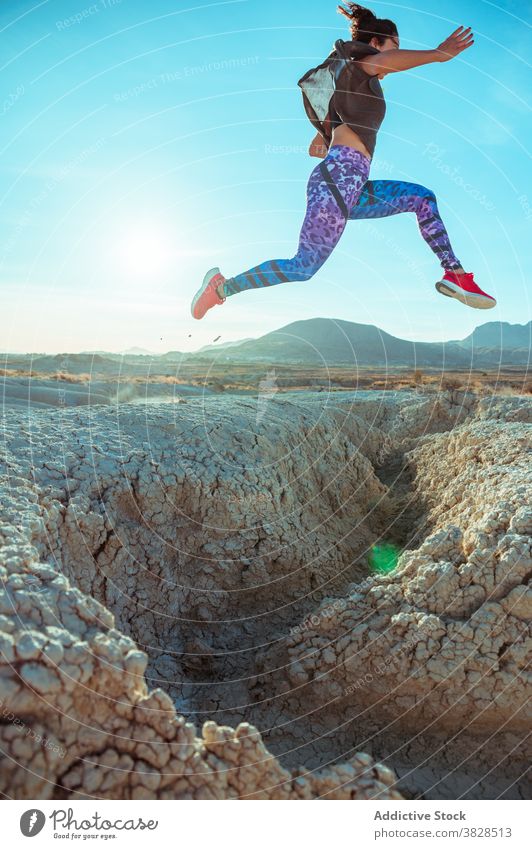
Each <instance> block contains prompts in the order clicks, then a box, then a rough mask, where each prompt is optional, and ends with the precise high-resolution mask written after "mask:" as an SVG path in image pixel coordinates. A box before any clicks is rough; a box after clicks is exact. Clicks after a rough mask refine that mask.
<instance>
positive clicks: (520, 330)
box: [456, 321, 532, 349]
mask: <svg viewBox="0 0 532 849" xmlns="http://www.w3.org/2000/svg"><path fill="white" fill-rule="evenodd" d="M531 343H532V321H529V322H528V324H510V323H509V322H508V321H488V322H487V323H486V324H481V325H480V327H475V329H474V330H473V333H470V334H469V336H466V338H465V339H461V340H457V341H456V344H457V345H460V346H461V347H463V348H471V347H472V346H473V347H475V348H498V349H500V348H528V349H530V347H531Z"/></svg>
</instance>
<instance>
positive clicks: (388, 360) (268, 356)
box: [204, 318, 528, 368]
mask: <svg viewBox="0 0 532 849" xmlns="http://www.w3.org/2000/svg"><path fill="white" fill-rule="evenodd" d="M495 323H496V322H492V324H495ZM511 326H512V325H509V327H511ZM478 329H479V328H477V330H478ZM507 337H508V338H510V335H509V334H507ZM520 339H521V337H519V340H520ZM527 351H528V349H526V350H524V351H523V349H522V348H521V347H519V348H518V349H515V350H513V349H508V351H505V352H504V354H501V350H500V348H494V349H491V348H490V349H483V350H479V351H476V352H475V356H474V361H472V352H471V343H466V344H465V345H464V344H463V343H460V342H411V341H407V340H405V339H399V338H397V337H396V336H392V335H390V334H389V333H386V332H385V331H384V330H380V329H379V328H378V327H375V325H372V324H357V323H355V322H352V321H344V320H341V319H329V318H312V319H307V320H303V321H295V322H292V323H291V324H287V325H286V326H285V327H281V328H280V329H279V330H275V331H273V332H271V333H266V334H265V335H264V336H261V337H260V338H258V339H253V340H250V341H247V342H242V343H241V344H239V345H234V346H233V347H232V348H231V349H230V351H227V352H226V355H225V359H238V360H239V361H242V360H244V361H249V362H265V361H267V362H275V361H278V362H285V363H289V362H290V363H300V364H304V365H333V364H338V365H341V364H346V363H349V364H358V365H365V366H375V365H379V366H382V365H390V366H408V367H419V368H422V367H423V366H425V367H434V368H446V367H451V368H453V367H456V368H459V367H468V368H470V367H472V366H473V367H489V366H494V365H500V364H501V363H502V362H504V363H506V364H512V365H513V364H515V365H519V364H521V363H526V362H527V361H528V354H527ZM207 354H208V352H207ZM204 355H205V354H204Z"/></svg>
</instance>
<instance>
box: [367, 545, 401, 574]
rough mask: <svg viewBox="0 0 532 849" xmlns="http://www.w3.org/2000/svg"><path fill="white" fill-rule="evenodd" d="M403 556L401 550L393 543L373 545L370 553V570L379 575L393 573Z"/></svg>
mask: <svg viewBox="0 0 532 849" xmlns="http://www.w3.org/2000/svg"><path fill="white" fill-rule="evenodd" d="M400 555H401V549H400V548H399V546H398V545H395V544H394V543H393V542H383V543H381V544H380V545H372V546H371V548H370V551H369V568H370V569H371V571H372V572H376V573H377V574H378V575H387V574H388V573H389V572H393V570H394V569H395V567H396V566H397V562H398V560H399V557H400Z"/></svg>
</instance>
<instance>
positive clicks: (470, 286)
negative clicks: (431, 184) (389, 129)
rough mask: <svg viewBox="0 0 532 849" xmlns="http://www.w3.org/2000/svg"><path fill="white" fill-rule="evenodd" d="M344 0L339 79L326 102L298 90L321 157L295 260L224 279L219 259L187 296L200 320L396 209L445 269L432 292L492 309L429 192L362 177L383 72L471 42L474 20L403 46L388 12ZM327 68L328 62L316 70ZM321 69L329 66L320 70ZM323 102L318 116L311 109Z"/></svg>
mask: <svg viewBox="0 0 532 849" xmlns="http://www.w3.org/2000/svg"><path fill="white" fill-rule="evenodd" d="M345 5H346V6H348V9H344V8H343V7H342V6H338V7H337V11H338V12H340V13H341V14H342V15H344V16H345V17H346V18H348V19H349V21H350V29H351V39H352V40H351V41H345V42H342V41H338V42H336V45H335V48H337V51H336V50H335V51H333V53H332V54H331V56H330V57H329V60H331V57H332V60H334V61H336V59H337V58H338V56H339V55H340V56H342V57H343V59H344V65H343V66H342V65H341V63H340V65H338V64H337V65H335V66H334V67H343V68H344V70H342V73H341V78H340V76H337V77H335V79H336V81H337V82H338V81H339V80H340V82H341V86H340V85H339V86H338V87H336V88H335V89H334V92H333V95H332V98H331V100H330V102H327V103H326V105H325V108H324V109H323V108H322V107H323V103H322V104H321V107H320V103H319V100H320V87H319V86H316V85H315V86H314V89H313V90H312V91H314V92H316V91H318V94H317V95H316V94H315V93H314V95H313V94H312V92H311V89H310V88H308V92H309V98H312V97H313V96H314V98H315V102H314V103H312V104H311V102H310V101H309V100H307V99H305V98H304V100H305V108H306V109H307V113H308V114H309V117H310V118H311V120H312V123H313V124H314V125H315V127H316V128H317V129H318V133H317V135H316V137H315V139H314V140H313V142H312V143H311V145H310V148H309V153H310V155H311V156H317V157H319V158H320V159H322V162H320V163H319V165H317V166H316V167H315V168H314V170H313V171H312V173H311V175H310V178H309V181H308V184H307V210H306V215H305V219H304V221H303V226H302V227H301V233H300V236H299V246H298V250H297V253H296V255H295V256H294V257H292V258H291V259H271V260H268V261H267V262H263V263H261V265H257V266H255V267H254V268H251V269H249V271H244V272H243V273H242V274H237V275H236V277H230V278H228V279H226V278H225V277H224V276H223V275H222V274H221V273H220V269H219V268H212V269H211V270H210V271H208V272H207V274H206V275H205V278H204V280H203V283H202V285H201V287H200V289H199V290H198V292H197V293H196V295H195V296H194V299H193V301H192V306H191V312H192V316H193V317H194V318H196V319H201V318H203V316H204V315H205V314H206V312H207V311H208V310H209V309H211V307H214V306H216V305H217V304H224V303H225V301H226V300H227V298H228V297H229V296H231V295H236V294H238V293H239V292H244V291H245V290H246V289H257V288H260V287H263V286H275V285H277V284H278V283H287V282H289V281H295V280H309V279H310V278H311V277H313V275H314V274H316V272H317V271H318V270H319V269H320V268H321V266H322V265H323V263H324V262H325V261H326V260H327V259H328V257H329V256H330V255H331V253H332V251H333V250H334V248H335V247H336V245H337V244H338V242H339V240H340V237H341V235H342V233H343V232H344V229H345V226H346V223H347V221H348V220H355V219H362V218H383V217H385V216H389V215H396V214H397V213H399V212H413V213H415V215H416V216H417V221H418V224H419V229H420V232H421V235H422V237H423V238H424V239H425V241H426V242H427V244H428V245H429V247H430V248H431V250H432V251H433V252H434V253H435V255H436V257H437V258H438V260H439V262H440V265H441V266H442V268H443V270H444V272H445V273H444V275H443V278H442V279H441V280H440V281H439V282H438V283H436V289H437V290H438V292H440V293H441V294H442V295H446V296H448V297H451V298H456V299H457V300H459V301H461V302H462V303H464V304H466V305H467V306H469V307H475V308H477V309H490V308H491V307H494V306H495V304H496V300H495V298H492V297H491V295H487V294H486V292H483V291H482V289H480V288H479V287H478V286H477V284H476V283H475V281H474V279H473V273H467V272H465V271H464V269H463V268H462V265H461V263H460V260H458V259H457V257H456V255H455V253H454V251H453V249H452V247H451V243H450V241H449V236H448V235H447V231H446V229H445V226H444V224H443V222H442V219H441V216H440V213H439V210H438V206H437V203H436V197H435V195H434V192H432V191H430V189H427V188H425V187H423V186H420V185H418V184H416V183H405V182H402V181H396V180H368V176H369V170H370V165H371V160H372V157H373V152H374V149H375V143H376V137H377V132H378V130H379V127H380V125H381V123H382V121H383V119H384V115H385V112H386V104H385V101H384V95H383V91H382V87H381V85H380V82H379V80H382V79H383V78H384V77H385V76H386V75H387V74H392V73H398V72H399V71H408V70H409V69H410V68H417V67H419V66H420V65H427V64H430V63H431V62H448V61H449V60H450V59H453V58H454V57H456V56H459V55H460V54H461V53H463V52H464V50H467V49H468V48H469V47H471V45H472V44H474V39H473V34H472V32H471V27H467V28H466V29H464V28H463V27H462V26H460V27H458V29H456V30H455V31H454V32H453V33H452V34H451V35H450V36H449V37H448V38H447V39H446V40H445V41H443V42H442V43H441V44H440V46H439V47H437V48H436V49H435V50H400V48H399V33H398V31H397V27H396V25H395V24H394V23H393V21H390V20H387V19H381V18H377V17H375V15H374V14H373V12H371V11H370V10H369V9H366V8H364V7H363V6H360V5H359V4H358V3H346V4H345ZM346 57H347V59H346ZM327 67H328V65H327V61H326V62H325V63H323V65H321V66H319V68H318V69H313V70H312V72H313V73H315V72H316V71H320V69H324V68H325V69H327ZM331 67H332V66H331ZM327 73H328V72H327V70H326V71H325V77H326V76H327ZM335 73H336V72H335ZM310 74H311V71H309V72H308V74H307V75H306V76H305V77H303V78H302V80H300V81H299V84H300V85H301V87H302V89H303V92H305V87H304V84H303V83H304V80H305V79H306V78H307V77H308V76H309V75H310ZM325 77H320V79H322V78H325ZM328 78H329V79H330V78H331V74H330V73H329V77H328ZM315 79H318V77H317V76H316V77H315ZM321 99H322V100H323V99H324V96H323V95H322V97H321ZM320 108H322V112H323V115H321V116H319V115H318V114H317V113H318V112H319V111H320ZM325 111H326V112H327V114H326V115H325ZM324 141H325V145H324V144H323V142H324ZM326 150H327V154H326V155H325V151H326Z"/></svg>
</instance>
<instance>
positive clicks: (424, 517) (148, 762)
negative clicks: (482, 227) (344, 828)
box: [0, 364, 532, 799]
mask: <svg viewBox="0 0 532 849" xmlns="http://www.w3.org/2000/svg"><path fill="white" fill-rule="evenodd" d="M10 365H11V364H10ZM187 368H188V370H187V371H186V373H185V372H180V373H179V375H178V376H176V375H175V374H172V375H164V376H162V375H153V374H151V375H150V377H149V378H147V377H146V376H142V375H141V376H140V377H139V376H138V375H137V376H135V375H129V376H126V377H125V378H123V379H122V377H120V379H119V380H117V379H116V376H115V377H112V376H109V375H108V376H107V377H106V376H105V375H103V376H98V375H95V374H94V373H93V374H91V373H90V372H89V373H88V374H87V372H85V373H81V374H75V373H71V372H68V373H66V372H65V371H63V372H62V376H61V377H58V375H57V373H55V372H53V371H48V372H40V373H38V374H34V375H28V374H22V373H20V372H21V371H23V369H20V368H18V367H16V368H10V369H7V367H6V372H5V374H4V381H5V383H4V403H3V420H2V424H3V427H2V444H1V448H0V486H1V492H2V498H1V515H0V571H1V573H2V591H1V593H0V648H1V654H0V662H1V665H0V698H1V700H2V703H1V707H2V722H1V724H0V736H1V738H2V746H1V748H2V752H3V763H2V770H1V775H2V785H3V786H2V787H1V788H0V790H1V791H2V793H4V794H6V795H9V796H10V797H15V798H27V799H39V798H43V799H44V798H46V799H79V798H101V799H105V798H109V799H115V798H116V799H118V798H147V799H151V798H158V799H168V798H177V799H188V798H195V799H198V798H199V799H205V798H207V799H213V798H217V799H220V798H223V799H225V798H232V799H245V798H255V799H256V798H264V799H306V798H324V799H327V798H331V799H346V798H348V799H364V798H380V799H399V798H424V799H438V798H440V799H453V798H470V799H476V798H510V799H520V798H528V797H529V795H530V786H529V784H528V783H527V767H528V763H529V760H530V749H529V748H527V745H528V744H527V740H528V731H529V728H530V702H529V696H530V677H529V676H530V672H529V663H530V648H531V641H530V615H531V612H532V591H531V590H530V586H529V581H530V577H531V575H532V552H531V534H532V508H531V506H530V505H531V503H532V499H531V494H532V481H531V477H530V448H531V440H530V435H531V423H532V405H531V403H530V382H529V378H528V376H527V371H526V369H524V368H522V369H520V370H519V369H506V370H505V371H504V372H503V371H492V372H491V373H490V372H486V373H484V374H483V373H479V372H478V371H476V372H474V373H472V372H465V373H464V372H445V374H442V373H441V372H440V373H439V374H437V373H433V374H431V373H430V372H429V371H428V370H422V371H421V373H420V372H419V370H411V369H410V370H407V369H403V370H401V369H398V370H391V369H388V370H386V372H384V371H379V370H376V369H373V370H371V369H367V370H364V371H362V370H360V369H359V370H358V371H357V373H356V383H355V386H354V387H353V386H350V385H349V380H350V379H351V381H352V380H353V375H352V374H351V378H350V377H349V374H348V370H347V369H345V368H343V369H334V370H333V369H329V370H328V371H327V374H317V373H316V370H315V369H314V370H313V371H312V372H311V371H310V370H309V371H308V372H305V371H304V370H303V371H302V370H301V369H297V368H295V367H293V368H286V369H284V370H283V369H279V370H278V369H277V367H275V369H273V368H272V369H264V368H262V369H261V370H257V369H256V368H255V369H253V368H251V367H250V366H249V364H247V365H246V364H243V365H242V369H241V372H237V371H235V370H234V369H232V371H231V376H232V380H231V381H230V382H229V381H227V379H226V378H227V372H226V373H225V377H224V372H223V368H222V367H221V366H220V371H219V372H217V371H216V370H214V369H212V370H209V374H208V375H205V373H204V374H203V384H202V382H201V374H200V367H199V366H198V365H196V366H193V365H190V366H188V367H187ZM194 369H196V371H194ZM8 371H10V373H7V372H8ZM273 371H274V372H275V373H272V372H273ZM162 377H164V378H165V380H163V379H162ZM176 380H178V381H179V380H180V381H181V383H179V382H175V381H176ZM322 381H323V382H324V383H323V384H322ZM59 384H61V385H59ZM96 384H98V385H97V386H96ZM65 385H66V387H67V389H66V391H65V390H64V389H63V387H64V386H65ZM182 386H184V387H185V388H187V387H188V388H189V389H190V388H191V387H193V389H192V391H189V392H188V394H187V392H186V391H185V392H183V391H182V390H181V389H180V387H182ZM21 387H22V390H21ZM24 387H25V389H24ZM70 387H73V388H74V389H73V392H74V395H77V397H73V396H72V395H69V394H68V393H69V392H70ZM125 387H129V389H128V392H129V393H130V394H129V396H128V392H124V388H125ZM147 387H149V389H147ZM96 390H97V391H96ZM163 390H164V391H163ZM24 392H25V394H24ZM40 393H43V394H40ZM58 393H59V394H58ZM65 398H66V399H67V400H65ZM34 399H35V400H34ZM168 401H172V402H173V403H168ZM176 402H178V403H176Z"/></svg>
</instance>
